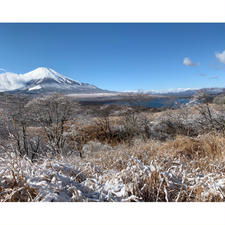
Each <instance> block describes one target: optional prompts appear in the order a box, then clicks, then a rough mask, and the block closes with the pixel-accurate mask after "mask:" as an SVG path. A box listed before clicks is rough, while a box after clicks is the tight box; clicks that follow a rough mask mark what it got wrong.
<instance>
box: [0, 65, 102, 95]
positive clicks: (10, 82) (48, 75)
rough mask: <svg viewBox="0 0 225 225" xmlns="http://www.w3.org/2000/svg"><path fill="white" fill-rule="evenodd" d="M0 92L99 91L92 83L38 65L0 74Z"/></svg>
mask: <svg viewBox="0 0 225 225" xmlns="http://www.w3.org/2000/svg"><path fill="white" fill-rule="evenodd" d="M0 92H11V93H21V94H39V93H51V92H60V93H101V92H105V91H103V90H101V89H99V88H97V87H95V86H94V85H91V84H87V83H81V82H78V81H75V80H72V79H70V78H68V77H66V76H63V75H61V74H60V73H58V72H56V71H54V70H53V69H50V68H45V67H39V68H37V69H35V70H33V71H31V72H28V73H25V74H15V73H8V72H7V73H3V74H0Z"/></svg>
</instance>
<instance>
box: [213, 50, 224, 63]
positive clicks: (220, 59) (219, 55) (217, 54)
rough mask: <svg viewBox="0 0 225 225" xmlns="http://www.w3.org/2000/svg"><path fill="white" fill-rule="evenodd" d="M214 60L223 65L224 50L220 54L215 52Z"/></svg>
mask: <svg viewBox="0 0 225 225" xmlns="http://www.w3.org/2000/svg"><path fill="white" fill-rule="evenodd" d="M215 55H216V58H217V59H219V61H220V62H221V63H223V64H225V50H224V51H223V52H222V53H219V52H216V53H215Z"/></svg>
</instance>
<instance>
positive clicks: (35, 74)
mask: <svg viewBox="0 0 225 225" xmlns="http://www.w3.org/2000/svg"><path fill="white" fill-rule="evenodd" d="M23 78H24V79H25V81H27V82H28V81H30V80H40V82H41V81H42V80H44V79H53V80H55V81H56V82H58V83H64V82H66V83H70V84H71V83H72V82H73V80H71V79H69V78H67V77H65V76H63V75H61V74H60V73H58V72H56V71H55V70H53V69H50V68H46V67H39V68H37V69H35V70H33V71H31V72H28V73H25V74H23ZM74 82H76V83H77V84H81V83H80V82H78V81H74Z"/></svg>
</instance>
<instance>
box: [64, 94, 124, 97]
mask: <svg viewBox="0 0 225 225" xmlns="http://www.w3.org/2000/svg"><path fill="white" fill-rule="evenodd" d="M120 95H121V94H120V93H92V94H68V96H70V97H74V98H98V97H114V96H120Z"/></svg>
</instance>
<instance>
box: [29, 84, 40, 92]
mask: <svg viewBox="0 0 225 225" xmlns="http://www.w3.org/2000/svg"><path fill="white" fill-rule="evenodd" d="M41 88H42V87H41V86H40V85H37V86H35V87H32V88H29V91H33V90H39V89H41Z"/></svg>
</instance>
